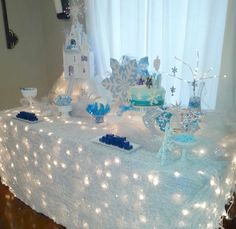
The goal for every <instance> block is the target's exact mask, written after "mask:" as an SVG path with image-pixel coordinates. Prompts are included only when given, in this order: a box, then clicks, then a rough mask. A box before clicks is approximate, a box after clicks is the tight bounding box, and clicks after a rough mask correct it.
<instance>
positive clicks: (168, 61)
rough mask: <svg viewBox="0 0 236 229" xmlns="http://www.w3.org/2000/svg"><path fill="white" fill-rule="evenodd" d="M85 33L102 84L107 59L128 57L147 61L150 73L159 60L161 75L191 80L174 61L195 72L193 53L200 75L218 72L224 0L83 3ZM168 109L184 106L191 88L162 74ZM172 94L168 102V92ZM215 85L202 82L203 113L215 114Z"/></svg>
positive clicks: (96, 0) (90, 0)
mask: <svg viewBox="0 0 236 229" xmlns="http://www.w3.org/2000/svg"><path fill="white" fill-rule="evenodd" d="M86 2H87V20H86V22H87V23H86V26H87V32H88V35H89V37H90V39H91V44H92V48H93V51H94V53H95V60H96V71H97V74H98V75H99V76H100V77H101V78H104V77H105V76H106V72H107V71H110V66H109V62H110V58H111V57H112V58H116V59H120V57H121V56H122V55H129V56H132V57H135V58H137V59H139V58H142V57H144V56H148V57H149V63H150V66H149V70H150V71H151V70H152V69H153V68H152V62H153V60H154V58H155V57H156V56H157V55H158V56H159V57H160V59H161V68H160V71H161V72H165V73H166V72H170V73H171V67H173V66H177V68H178V73H177V75H178V76H181V77H183V78H184V79H186V80H188V79H192V76H191V73H190V71H189V70H188V69H187V68H186V67H185V66H183V65H182V64H181V63H180V62H178V61H176V60H175V58H174V56H177V57H179V58H181V59H183V60H185V61H186V62H188V63H189V64H191V65H192V66H193V67H195V65H196V50H198V51H199V53H200V65H199V69H200V70H202V71H207V70H208V69H209V68H210V67H212V68H213V69H214V70H213V71H212V75H218V74H219V72H220V64H221V54H222V46H223V38H224V28H225V18H226V11H227V4H228V1H227V0H87V1H86ZM162 85H163V87H164V88H165V89H166V91H167V94H166V101H167V102H168V103H170V102H171V103H175V102H176V101H178V102H181V103H182V104H183V105H186V104H187V103H188V99H189V95H190V86H189V85H187V84H186V83H185V82H183V81H179V80H176V79H173V78H170V77H168V76H167V75H165V74H163V78H162ZM173 85H174V86H175V87H176V88H177V89H176V93H175V95H174V96H171V93H170V87H171V86H173ZM217 85H218V80H217V78H216V79H211V80H208V81H207V82H206V89H205V93H204V95H203V104H202V105H203V107H204V108H210V109H213V108H214V107H215V102H216V93H217Z"/></svg>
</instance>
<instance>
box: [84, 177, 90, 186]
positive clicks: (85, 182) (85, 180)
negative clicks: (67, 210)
mask: <svg viewBox="0 0 236 229" xmlns="http://www.w3.org/2000/svg"><path fill="white" fill-rule="evenodd" d="M84 184H85V185H86V186H88V185H89V184H90V181H89V178H88V176H85V178H84Z"/></svg>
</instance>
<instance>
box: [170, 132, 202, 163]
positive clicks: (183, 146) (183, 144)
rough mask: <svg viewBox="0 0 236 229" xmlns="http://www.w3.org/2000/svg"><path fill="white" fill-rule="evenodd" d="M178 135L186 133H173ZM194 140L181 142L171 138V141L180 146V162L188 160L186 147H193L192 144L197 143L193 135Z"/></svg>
mask: <svg viewBox="0 0 236 229" xmlns="http://www.w3.org/2000/svg"><path fill="white" fill-rule="evenodd" d="M180 135H186V134H179V135H175V137H176V136H180ZM194 139H195V141H193V142H182V141H177V140H175V139H174V140H173V142H174V143H175V144H176V145H178V146H180V147H181V150H182V151H181V159H180V161H181V162H187V161H188V157H187V149H190V148H191V147H193V146H194V145H196V144H197V142H198V140H197V139H196V138H195V137H194Z"/></svg>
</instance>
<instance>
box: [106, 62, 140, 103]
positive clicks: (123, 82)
mask: <svg viewBox="0 0 236 229" xmlns="http://www.w3.org/2000/svg"><path fill="white" fill-rule="evenodd" d="M123 59H124V58H123ZM110 66H111V69H112V73H111V76H110V78H106V79H104V80H103V81H102V85H103V86H104V87H105V88H106V89H108V90H109V91H111V93H112V97H113V99H114V100H115V101H119V102H122V103H124V102H126V101H127V99H128V89H129V86H131V85H134V84H135V81H136V75H137V63H136V60H131V59H129V58H125V61H122V62H121V63H119V61H118V60H116V59H112V58H111V59H110Z"/></svg>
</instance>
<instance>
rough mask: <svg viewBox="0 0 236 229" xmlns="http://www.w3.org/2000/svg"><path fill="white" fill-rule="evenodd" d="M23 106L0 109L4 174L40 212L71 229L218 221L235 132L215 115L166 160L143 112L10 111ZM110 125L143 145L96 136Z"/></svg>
mask: <svg viewBox="0 0 236 229" xmlns="http://www.w3.org/2000/svg"><path fill="white" fill-rule="evenodd" d="M20 110H21V108H19V109H12V110H8V111H3V112H1V113H0V143H1V148H0V176H1V178H2V181H3V182H4V183H5V184H6V185H8V186H9V187H10V190H11V191H12V192H13V193H14V194H15V195H16V196H17V197H18V198H19V199H21V200H22V201H23V202H24V203H26V204H27V205H29V206H31V207H32V208H33V209H35V210H36V211H37V212H41V213H43V214H45V215H47V216H49V217H50V218H52V219H53V220H55V221H56V222H57V223H59V224H62V225H64V226H66V227H67V228H72V229H73V228H129V229H130V228H148V229H149V228H156V229H159V228H162V229H163V228H165V229H168V228H169V229H175V228H188V229H189V228H192V229H197V228H202V229H206V228H215V227H217V225H218V223H219V220H220V216H221V215H222V212H223V210H224V204H225V202H226V197H227V195H229V192H230V190H231V189H232V187H233V183H234V172H233V163H232V162H234V161H233V155H232V154H233V153H232V152H233V147H232V144H233V140H232V139H233V138H234V137H235V132H233V131H231V132H230V133H228V134H229V135H227V134H226V133H225V132H223V131H222V126H221V127H220V128H221V131H216V129H217V128H218V127H219V126H218V127H217V125H220V123H219V122H217V125H215V122H213V121H212V118H211V117H210V118H209V120H208V121H209V125H208V127H207V128H206V127H203V129H204V128H205V132H204V131H203V132H202V133H201V135H199V139H200V140H199V141H198V143H197V144H195V145H194V146H192V147H188V148H187V152H186V155H187V159H186V160H184V162H183V160H181V150H182V149H181V147H179V146H177V145H176V146H175V147H174V148H173V153H172V154H171V155H168V158H169V159H168V161H167V163H165V164H164V165H163V164H161V163H160V158H159V157H158V155H157V153H158V150H159V148H160V145H161V139H162V137H163V136H161V133H160V136H159V137H153V136H151V134H150V133H149V132H148V130H147V129H146V128H145V126H144V125H143V124H142V121H141V115H139V114H136V116H135V115H133V114H131V115H130V114H125V115H123V116H122V117H117V116H116V115H115V114H111V115H110V116H108V117H107V119H106V121H105V123H103V124H95V122H94V120H92V119H91V118H89V117H88V118H62V117H53V116H52V117H43V120H42V121H41V122H38V123H36V124H27V123H25V122H22V121H19V120H15V119H13V117H15V115H16V114H17V112H19V111H20ZM139 116H140V117H139ZM221 120H222V119H221ZM225 123H226V122H225ZM213 124H214V125H213ZM222 125H223V124H222ZM224 128H225V129H224V130H226V129H227V127H224ZM206 129H207V131H206ZM213 130H215V131H213ZM107 133H115V134H119V135H123V136H126V137H127V138H128V139H130V140H131V141H132V142H135V143H137V144H139V145H140V146H141V147H140V149H138V150H136V151H135V152H132V153H129V152H122V151H120V150H118V149H113V148H109V147H106V146H103V145H99V144H96V143H94V142H93V139H94V138H96V137H99V136H101V135H104V134H107ZM209 133H211V135H212V136H214V137H212V138H210V136H209ZM230 136H232V137H230ZM230 144H231V145H230ZM227 147H228V148H227ZM230 147H231V148H230Z"/></svg>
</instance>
